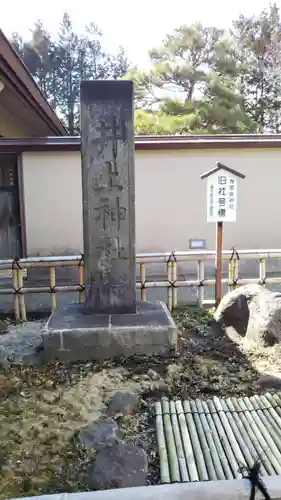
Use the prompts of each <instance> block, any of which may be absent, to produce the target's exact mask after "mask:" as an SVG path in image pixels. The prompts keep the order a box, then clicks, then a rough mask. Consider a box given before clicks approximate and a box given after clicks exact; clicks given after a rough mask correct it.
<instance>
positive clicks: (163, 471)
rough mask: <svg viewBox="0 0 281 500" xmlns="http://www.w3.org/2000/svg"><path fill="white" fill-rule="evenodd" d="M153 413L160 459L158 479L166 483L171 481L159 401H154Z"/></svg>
mask: <svg viewBox="0 0 281 500" xmlns="http://www.w3.org/2000/svg"><path fill="white" fill-rule="evenodd" d="M155 415H156V439H157V445H158V452H159V460H160V481H161V483H162V484H167V483H170V482H171V478H170V471H169V461H168V454H167V448H166V441H165V434H164V425H163V416H162V407H161V402H160V401H157V402H156V403H155Z"/></svg>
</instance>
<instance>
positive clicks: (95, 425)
mask: <svg viewBox="0 0 281 500" xmlns="http://www.w3.org/2000/svg"><path fill="white" fill-rule="evenodd" d="M78 437H79V441H80V443H81V444H82V446H83V447H84V448H85V449H86V450H87V451H89V450H93V449H94V450H96V451H101V450H103V449H104V448H106V447H107V446H112V445H113V444H116V443H118V442H120V441H121V437H122V435H121V431H120V429H119V427H118V425H117V423H116V422H115V421H114V420H113V419H112V418H107V417H102V418H100V419H99V420H97V421H95V422H92V423H90V424H89V425H87V426H86V427H83V428H82V429H81V430H80V431H79V433H78Z"/></svg>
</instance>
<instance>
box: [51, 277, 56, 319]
mask: <svg viewBox="0 0 281 500" xmlns="http://www.w3.org/2000/svg"><path fill="white" fill-rule="evenodd" d="M55 286H56V268H55V267H50V287H51V290H53V291H52V292H51V311H52V313H53V312H55V310H56V308H57V299H56V294H55V291H54V290H55Z"/></svg>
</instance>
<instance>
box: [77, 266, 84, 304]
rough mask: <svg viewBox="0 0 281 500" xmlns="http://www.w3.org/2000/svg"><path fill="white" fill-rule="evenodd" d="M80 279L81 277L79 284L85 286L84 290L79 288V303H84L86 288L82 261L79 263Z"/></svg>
mask: <svg viewBox="0 0 281 500" xmlns="http://www.w3.org/2000/svg"><path fill="white" fill-rule="evenodd" d="M78 279H79V286H80V287H83V290H81V288H80V289H79V304H83V303H84V302H85V289H84V284H85V268H84V265H83V264H82V262H79V265H78Z"/></svg>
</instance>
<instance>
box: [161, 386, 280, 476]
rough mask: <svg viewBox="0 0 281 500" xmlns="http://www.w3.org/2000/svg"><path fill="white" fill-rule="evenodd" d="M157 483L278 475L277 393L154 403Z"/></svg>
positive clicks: (278, 430)
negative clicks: (257, 469) (255, 469)
mask: <svg viewBox="0 0 281 500" xmlns="http://www.w3.org/2000/svg"><path fill="white" fill-rule="evenodd" d="M155 419H156V437H157V448H158V455H159V459H160V477H161V483H162V484H165V483H166V484H167V483H175V482H195V481H212V480H224V479H238V478H239V477H241V475H243V469H244V470H245V469H247V468H249V467H252V466H253V465H254V463H255V462H256V461H257V460H260V461H261V474H262V475H263V476H272V475H280V474H281V393H278V394H270V393H267V394H265V395H263V396H258V395H256V396H252V397H250V398H248V397H240V398H235V397H231V398H224V399H219V398H218V397H214V398H213V399H212V400H207V401H204V400H200V399H196V400H190V401H183V402H182V401H180V400H177V401H169V400H168V399H166V398H163V399H162V400H161V401H158V402H157V403H155Z"/></svg>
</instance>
